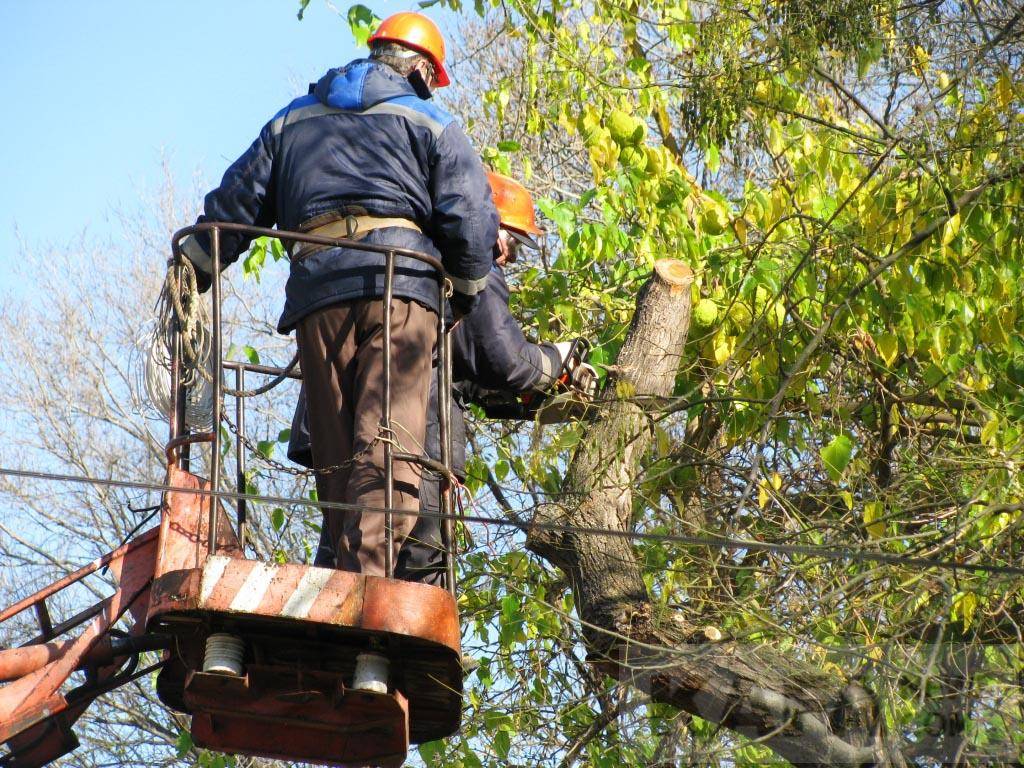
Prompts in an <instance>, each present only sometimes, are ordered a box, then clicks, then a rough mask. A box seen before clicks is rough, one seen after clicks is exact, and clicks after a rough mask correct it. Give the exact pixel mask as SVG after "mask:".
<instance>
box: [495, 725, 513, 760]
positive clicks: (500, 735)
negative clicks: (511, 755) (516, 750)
mask: <svg viewBox="0 0 1024 768" xmlns="http://www.w3.org/2000/svg"><path fill="white" fill-rule="evenodd" d="M511 747H512V735H511V734H510V733H509V732H508V731H505V730H501V731H498V732H497V733H496V734H494V751H495V752H496V753H497V754H498V759H500V760H507V759H508V751H509V749H510V748H511Z"/></svg>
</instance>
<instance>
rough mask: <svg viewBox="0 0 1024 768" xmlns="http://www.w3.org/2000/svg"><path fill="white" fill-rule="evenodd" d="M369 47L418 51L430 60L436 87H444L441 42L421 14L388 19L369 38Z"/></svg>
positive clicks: (431, 24) (397, 14)
mask: <svg viewBox="0 0 1024 768" xmlns="http://www.w3.org/2000/svg"><path fill="white" fill-rule="evenodd" d="M368 42H369V44H370V46H371V47H372V46H373V44H374V43H378V42H379V43H399V44H401V45H404V46H406V47H407V48H412V49H413V50H414V51H418V52H419V53H422V54H423V55H424V56H426V57H427V58H428V59H430V61H431V63H432V64H433V65H434V74H436V75H437V87H438V88H442V87H444V86H446V85H448V84H449V83H450V82H451V80H449V79H448V73H447V72H446V71H445V69H444V38H443V37H441V30H440V29H438V28H437V24H435V23H434V22H432V21H431V20H430V19H428V18H427V17H426V16H424V15H423V14H422V13H416V12H414V11H402V12H401V13H394V14H392V15H391V16H388V17H387V18H386V19H384V21H382V22H381V23H380V26H379V27H377V31H376V32H374V33H373V34H372V35H370V39H369V41H368Z"/></svg>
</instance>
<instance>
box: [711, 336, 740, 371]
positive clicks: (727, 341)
mask: <svg viewBox="0 0 1024 768" xmlns="http://www.w3.org/2000/svg"><path fill="white" fill-rule="evenodd" d="M735 349H736V337H735V336H727V335H726V334H724V333H722V332H719V333H718V335H717V336H715V362H716V363H718V364H719V365H724V364H725V362H726V361H727V360H728V359H729V358H730V357H732V353H733V351H734V350H735Z"/></svg>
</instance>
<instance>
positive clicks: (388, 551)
mask: <svg viewBox="0 0 1024 768" xmlns="http://www.w3.org/2000/svg"><path fill="white" fill-rule="evenodd" d="M394 293H395V254H394V253H392V252H391V251H388V254H387V256H386V257H385V261H384V387H383V392H382V393H381V404H380V406H381V408H380V426H381V430H382V431H383V432H384V548H385V549H384V575H385V576H387V577H388V578H389V579H393V578H395V552H394V543H395V527H394V526H395V520H394V515H393V514H391V507H392V506H393V505H394V503H395V456H394V443H392V439H393V437H394V433H393V432H392V431H391V309H392V307H391V302H392V299H393V298H394ZM442 311H443V308H442Z"/></svg>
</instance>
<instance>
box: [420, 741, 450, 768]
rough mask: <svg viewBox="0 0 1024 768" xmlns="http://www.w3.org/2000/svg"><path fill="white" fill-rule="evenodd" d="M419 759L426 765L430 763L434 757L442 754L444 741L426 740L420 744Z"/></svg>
mask: <svg viewBox="0 0 1024 768" xmlns="http://www.w3.org/2000/svg"><path fill="white" fill-rule="evenodd" d="M419 750H420V759H421V760H422V761H423V762H424V763H426V764H427V765H432V764H433V763H434V760H435V758H440V757H441V756H442V755H443V754H444V742H443V741H428V742H427V743H426V744H420V747H419Z"/></svg>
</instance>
